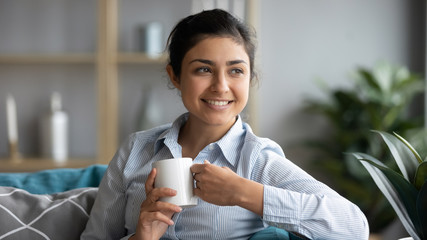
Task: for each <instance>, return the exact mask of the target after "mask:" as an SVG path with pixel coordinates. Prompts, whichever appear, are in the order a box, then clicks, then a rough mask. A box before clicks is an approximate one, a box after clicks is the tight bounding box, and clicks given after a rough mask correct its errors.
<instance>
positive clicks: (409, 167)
mask: <svg viewBox="0 0 427 240" xmlns="http://www.w3.org/2000/svg"><path fill="white" fill-rule="evenodd" d="M374 132H376V133H379V134H380V135H381V137H382V138H383V139H384V142H385V143H386V144H387V146H388V148H389V149H390V152H391V154H392V155H393V157H394V160H395V161H396V163H397V166H398V167H399V169H400V171H401V172H402V175H403V177H405V179H406V180H408V181H409V182H411V183H412V182H413V181H414V179H415V172H416V171H417V167H418V164H419V163H418V160H417V158H416V157H415V156H414V154H413V153H412V151H411V150H410V149H409V148H408V147H407V146H406V145H405V144H404V143H403V142H402V141H400V140H399V139H398V138H397V137H395V136H393V135H391V134H389V133H386V132H382V131H374Z"/></svg>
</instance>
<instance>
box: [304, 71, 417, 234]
mask: <svg viewBox="0 0 427 240" xmlns="http://www.w3.org/2000/svg"><path fill="white" fill-rule="evenodd" d="M352 80H354V81H353V82H352V83H353V84H352V85H351V86H349V87H347V88H342V89H329V88H324V89H326V95H327V99H326V100H319V99H306V102H305V107H304V110H305V111H307V112H309V113H313V114H317V115H320V116H322V117H324V118H325V119H326V120H327V122H328V126H329V130H328V133H327V134H325V135H324V136H322V138H321V139H308V140H306V141H305V142H304V143H303V144H304V146H305V147H306V148H309V149H310V152H314V153H315V154H313V159H312V161H311V162H312V163H313V164H312V166H313V169H312V170H313V171H314V172H319V173H320V174H322V175H326V176H328V180H329V181H330V182H331V183H332V184H331V185H332V186H333V187H334V188H335V189H336V190H337V191H338V192H339V193H340V194H342V195H343V196H345V197H346V198H348V199H349V200H351V201H352V202H354V203H356V204H357V205H358V206H359V207H360V208H361V210H362V211H363V212H364V213H365V215H366V216H367V218H368V221H369V224H370V229H371V231H372V232H379V231H381V230H382V229H383V228H384V227H386V226H387V225H388V224H390V223H391V222H392V221H393V219H394V218H395V215H394V214H393V211H392V210H391V208H390V205H389V204H388V203H387V201H386V200H385V199H384V198H383V196H382V194H381V192H379V191H378V190H377V187H376V185H375V184H374V183H373V182H372V181H370V176H369V174H367V173H366V171H365V170H364V169H363V167H362V166H361V165H360V164H357V162H355V161H354V159H352V157H351V156H348V155H345V154H344V153H345V152H365V153H368V154H370V155H373V156H376V157H378V158H381V159H383V156H384V155H386V154H387V151H386V149H384V147H381V145H380V144H378V139H372V138H370V130H371V129H377V130H380V131H385V132H399V133H401V134H402V135H403V136H406V133H407V132H408V131H409V130H412V129H417V128H420V127H422V125H423V121H422V118H421V117H419V118H417V116H411V115H410V114H408V109H409V107H410V104H411V102H412V100H413V98H414V97H416V96H417V94H419V93H421V92H422V91H423V89H424V82H423V79H422V78H421V77H419V76H418V75H416V74H414V73H411V72H410V71H409V70H408V69H407V68H405V67H401V66H392V65H390V64H387V63H381V64H378V65H377V66H375V67H374V68H372V69H369V68H363V67H360V68H358V69H357V70H356V71H355V74H354V78H352ZM388 161H389V160H388ZM386 164H393V163H392V162H386ZM394 168H396V166H394Z"/></svg>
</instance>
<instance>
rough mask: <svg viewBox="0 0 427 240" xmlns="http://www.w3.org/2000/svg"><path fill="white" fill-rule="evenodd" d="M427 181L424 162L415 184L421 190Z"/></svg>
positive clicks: (417, 173)
mask: <svg viewBox="0 0 427 240" xmlns="http://www.w3.org/2000/svg"><path fill="white" fill-rule="evenodd" d="M426 181H427V162H422V163H421V164H420V165H419V166H418V168H417V172H416V174H415V181H414V185H415V187H416V188H417V189H418V190H419V189H421V187H422V186H423V184H424V183H425V182H426ZM424 185H425V184H424ZM426 214H427V213H426ZM426 237H427V236H426Z"/></svg>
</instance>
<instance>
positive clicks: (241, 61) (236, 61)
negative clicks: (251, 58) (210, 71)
mask: <svg viewBox="0 0 427 240" xmlns="http://www.w3.org/2000/svg"><path fill="white" fill-rule="evenodd" d="M193 62H201V63H204V64H208V65H211V66H215V65H216V64H215V63H214V62H213V61H211V60H207V59H200V58H197V59H194V60H192V61H190V63H193ZM240 63H244V64H246V65H247V63H246V62H245V61H244V60H231V61H227V62H226V65H227V66H231V65H235V64H240Z"/></svg>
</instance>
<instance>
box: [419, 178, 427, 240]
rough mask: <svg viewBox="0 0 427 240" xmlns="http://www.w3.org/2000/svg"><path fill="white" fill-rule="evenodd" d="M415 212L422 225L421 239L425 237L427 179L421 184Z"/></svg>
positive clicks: (426, 235)
mask: <svg viewBox="0 0 427 240" xmlns="http://www.w3.org/2000/svg"><path fill="white" fill-rule="evenodd" d="M417 212H418V218H419V219H420V223H421V226H422V228H423V229H422V234H423V235H422V236H421V238H422V239H426V238H427V181H426V182H424V184H423V186H422V187H421V189H420V192H419V193H418V198H417Z"/></svg>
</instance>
